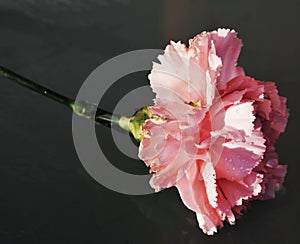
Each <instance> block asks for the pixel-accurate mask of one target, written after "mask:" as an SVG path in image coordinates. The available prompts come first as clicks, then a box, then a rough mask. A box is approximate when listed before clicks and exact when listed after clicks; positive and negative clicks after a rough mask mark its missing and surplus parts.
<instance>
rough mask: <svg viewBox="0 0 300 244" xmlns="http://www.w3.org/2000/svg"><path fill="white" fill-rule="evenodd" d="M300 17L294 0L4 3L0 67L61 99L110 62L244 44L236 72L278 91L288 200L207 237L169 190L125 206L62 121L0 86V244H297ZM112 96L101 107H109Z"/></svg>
mask: <svg viewBox="0 0 300 244" xmlns="http://www.w3.org/2000/svg"><path fill="white" fill-rule="evenodd" d="M298 16H299V2H298V1H297V0H286V1H258V0H252V1H237V0H235V1H221V0H220V1H209V0H203V1H195V0H190V1H171V0H165V1H138V0H135V1H133V0H119V1H108V0H107V1H104V0H100V1H96V0H94V1H92V0H90V1H83V0H82V1H79V0H77V1H73V2H72V1H68V0H60V1H59V0H55V1H38V0H35V1H34V0H25V1H21V0H19V1H10V0H1V1H0V31H1V36H0V63H1V64H2V65H4V66H7V67H9V68H10V69H13V70H15V71H16V72H19V73H21V74H23V75H25V76H27V77H29V78H31V79H33V80H36V81H38V82H39V83H41V84H43V85H47V86H49V87H51V88H53V89H54V90H56V91H58V92H60V93H62V94H65V95H68V96H70V97H75V96H76V94H77V91H78V90H79V88H80V86H81V84H82V82H83V81H84V79H85V78H86V77H87V76H88V75H89V73H90V72H91V71H92V70H93V69H94V68H96V67H97V66H98V65H100V64H101V63H102V62H104V61H106V60H107V59H109V58H111V57H114V56H115V55H117V54H121V53H123V52H126V51H131V50H136V49H144V48H164V47H165V45H166V44H167V43H168V41H169V40H170V39H173V40H182V41H184V42H186V41H187V40H188V38H190V37H193V36H194V35H195V34H197V33H199V32H201V31H203V30H212V29H216V28H218V27H230V28H234V29H236V30H237V31H238V32H239V37H240V38H242V39H243V42H244V47H243V49H242V54H241V56H240V59H239V63H240V65H241V66H243V67H244V68H245V70H246V72H247V74H249V75H251V76H253V77H256V78H257V79H260V80H272V81H275V82H276V84H277V86H278V88H279V91H280V94H281V95H284V96H287V97H288V107H289V108H290V109H291V116H290V120H289V124H288V127H287V130H286V132H285V133H284V134H283V135H282V136H281V137H280V140H279V141H278V143H277V150H278V151H279V152H280V161H281V163H284V164H288V175H287V178H286V182H285V184H284V187H285V189H286V190H285V192H284V193H283V194H279V195H278V197H277V199H275V200H270V201H264V202H253V203H252V205H251V206H252V207H251V208H250V209H249V210H248V211H247V213H246V214H245V215H244V216H243V218H241V219H240V220H238V221H237V224H236V226H234V227H231V226H229V225H225V227H224V228H223V229H221V230H219V233H218V234H216V235H214V236H213V237H208V236H205V235H204V234H203V233H202V231H201V230H200V229H198V227H197V223H196V219H195V216H194V214H193V213H192V212H190V211H189V210H187V209H186V208H185V206H184V205H183V204H182V203H181V201H180V199H179V197H178V194H177V191H176V189H168V190H165V191H163V192H161V193H159V194H155V195H150V196H135V197H132V196H126V195H122V194H118V193H115V192H112V191H110V190H108V189H106V188H104V187H102V186H101V185H99V184H98V183H96V182H95V181H94V180H93V179H91V178H90V176H89V175H88V174H87V173H86V172H85V170H84V169H83V166H82V165H81V163H80V161H79V159H78V158H77V155H76V152H75V149H74V146H73V141H72V131H71V112H70V111H69V110H68V109H67V108H65V107H63V106H61V105H60V104H57V103H55V102H52V101H50V100H48V99H46V98H43V97H41V96H39V95H36V94H34V93H33V92H31V91H27V90H25V89H24V88H23V87H19V86H17V85H15V84H13V83H12V82H10V81H8V80H5V79H3V78H0V82H1V89H0V111H1V116H0V128H1V130H0V138H1V142H0V143H1V163H0V243H1V244H2V243H5V244H7V243H158V244H160V243H271V242H272V243H300V238H299V234H298V233H297V232H299V231H298V218H299V217H300V216H299V215H300V214H299V205H300V200H299V190H300V187H299V186H300V184H299V171H300V164H299V159H298V157H297V153H299V149H298V147H299V142H298V140H299V137H298V136H299V130H298V126H299V123H300V121H299V120H300V118H299V110H298V106H299V103H298V99H299V95H298V93H299V89H300V83H299V43H300V34H299V33H300V32H299V17H298ZM134 77H135V76H134V75H133V76H132V79H134ZM138 77H140V78H141V80H140V82H141V84H143V85H144V84H147V79H146V75H145V74H141V75H140V76H138ZM143 78H144V79H143ZM136 81H137V78H136V77H135V79H134V82H136ZM134 82H133V83H134ZM133 83H132V84H133ZM122 84H123V83H122ZM124 84H126V83H124ZM135 84H136V85H137V86H139V84H138V83H137V82H136V83H135ZM125 88H126V87H124V94H123V95H125V94H126V91H125V90H126V89H125ZM121 90H122V89H121ZM119 91H120V89H118V91H117V90H116V92H115V93H116V96H115V98H113V97H112V96H111V95H110V96H107V97H109V99H112V100H113V101H114V102H115V103H116V102H117V101H118V100H117V99H119V96H120V94H119V93H118V92H119ZM110 94H112V95H113V94H114V92H113V91H110ZM109 99H104V100H103V104H102V106H103V107H104V108H106V109H112V106H113V104H114V103H112V102H111V101H110V100H109ZM97 132H98V139H99V142H100V144H103V143H104V147H105V151H106V153H107V154H113V156H112V157H113V161H115V162H116V165H119V167H120V168H122V167H123V166H122V165H130V166H128V167H126V170H127V171H129V172H131V171H135V168H137V169H138V171H139V172H145V171H146V168H145V167H144V166H143V164H142V162H138V161H135V162H134V163H132V161H130V159H128V158H126V157H125V156H124V155H122V154H121V153H120V152H117V149H116V147H115V146H114V145H113V143H111V144H110V141H111V139H110V132H109V129H107V128H105V127H98V128H97ZM109 145H111V146H109ZM130 163H131V164H130Z"/></svg>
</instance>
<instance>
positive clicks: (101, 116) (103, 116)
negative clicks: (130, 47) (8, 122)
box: [0, 66, 130, 131]
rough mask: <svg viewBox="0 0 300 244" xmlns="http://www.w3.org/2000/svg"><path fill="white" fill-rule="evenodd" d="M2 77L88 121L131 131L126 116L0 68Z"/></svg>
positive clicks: (128, 119)
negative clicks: (63, 106) (115, 113)
mask: <svg viewBox="0 0 300 244" xmlns="http://www.w3.org/2000/svg"><path fill="white" fill-rule="evenodd" d="M0 75H2V76H3V77H5V78H7V79H10V80H13V81H15V82H17V83H18V84H19V85H22V86H24V87H26V88H28V89H31V90H33V91H35V92H37V93H39V94H41V95H43V96H45V97H48V98H50V99H52V100H54V101H56V102H59V103H61V104H64V105H66V106H67V107H69V108H70V109H72V110H73V111H74V113H76V114H77V115H79V116H81V117H85V118H87V119H92V120H95V122H96V123H99V124H103V125H105V126H108V127H110V126H111V125H112V124H115V125H118V126H119V127H121V128H122V129H124V130H127V131H129V123H130V118H127V117H125V116H116V115H113V114H112V113H110V112H107V111H105V110H103V109H100V108H98V106H97V105H96V104H91V103H89V102H86V101H75V100H74V99H71V98H68V97H66V96H63V95H61V94H59V93H57V92H55V91H52V90H50V89H48V88H46V87H44V86H41V85H39V84H37V83H36V82H34V81H32V80H30V79H27V78H25V77H23V76H21V75H19V74H17V73H15V72H13V71H11V70H9V69H7V68H4V67H2V66H0Z"/></svg>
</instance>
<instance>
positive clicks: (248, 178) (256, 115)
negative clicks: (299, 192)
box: [139, 29, 288, 234]
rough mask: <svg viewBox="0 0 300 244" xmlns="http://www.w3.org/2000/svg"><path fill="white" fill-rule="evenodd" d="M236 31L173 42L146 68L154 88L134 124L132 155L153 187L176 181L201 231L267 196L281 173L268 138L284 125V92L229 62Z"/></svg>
mask: <svg viewBox="0 0 300 244" xmlns="http://www.w3.org/2000/svg"><path fill="white" fill-rule="evenodd" d="M236 35H237V34H236V32H235V31H233V30H228V29H218V30H217V31H212V32H202V33H201V34H199V35H197V36H195V37H194V38H193V39H191V40H190V41H189V46H188V47H186V46H185V45H184V44H182V43H180V42H173V41H171V43H170V44H169V45H168V46H167V47H166V49H165V52H164V54H162V55H160V56H159V57H158V60H159V62H160V63H154V64H153V69H152V71H151V73H150V75H149V79H150V84H151V87H152V89H153V91H154V92H155V93H156V98H155V100H154V106H149V107H148V110H149V112H150V114H151V116H150V118H149V119H146V121H145V123H144V124H143V126H142V138H143V139H142V140H141V143H140V147H139V157H140V158H141V159H142V160H143V161H144V162H145V164H146V165H147V166H149V167H150V172H153V173H154V174H153V176H152V178H151V181H150V184H151V186H152V187H153V188H155V189H156V191H159V190H160V189H164V188H168V187H172V186H176V187H177V188H178V191H179V193H180V196H181V198H182V201H183V202H184V204H185V205H186V206H187V207H188V208H189V209H191V210H192V211H194V212H195V213H196V216H197V220H198V223H199V226H200V228H201V229H202V230H203V232H204V233H207V234H213V233H214V232H216V231H217V228H218V227H222V226H223V221H224V220H227V221H228V222H229V223H230V224H234V223H235V220H236V218H237V217H238V216H239V215H240V214H241V210H242V209H244V208H245V206H246V205H245V204H246V203H247V202H248V201H250V200H252V199H268V198H273V197H274V196H275V195H274V192H275V191H276V190H278V189H279V188H280V186H281V184H282V182H283V180H284V176H285V174H286V166H285V165H280V164H278V155H277V153H276V152H275V148H274V143H275V141H276V140H277V138H278V136H279V134H280V133H282V132H283V131H284V130H285V126H286V123H287V118H288V111H287V108H286V99H285V98H283V97H280V96H279V95H278V91H277V89H276V86H275V85H274V83H273V82H262V81H258V80H255V79H253V78H251V77H249V76H247V75H245V72H244V70H243V69H242V68H240V67H237V59H238V56H239V53H240V49H241V46H242V42H241V40H240V39H238V38H237V36H236Z"/></svg>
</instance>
